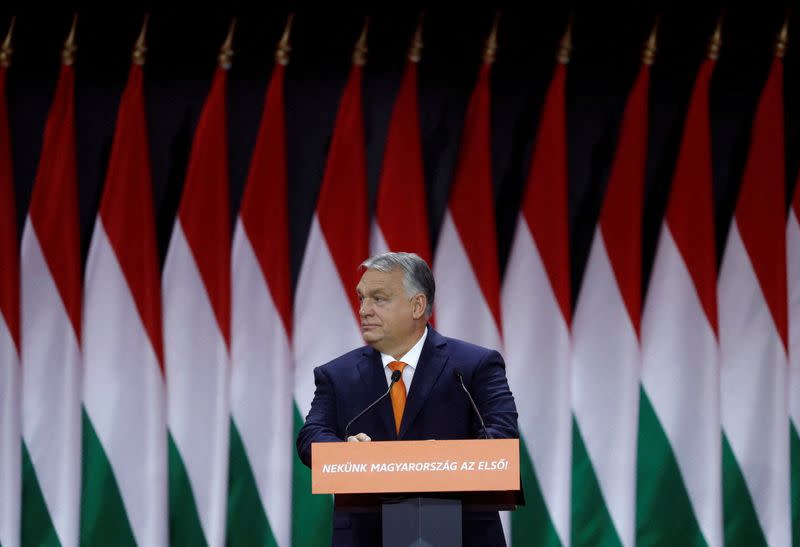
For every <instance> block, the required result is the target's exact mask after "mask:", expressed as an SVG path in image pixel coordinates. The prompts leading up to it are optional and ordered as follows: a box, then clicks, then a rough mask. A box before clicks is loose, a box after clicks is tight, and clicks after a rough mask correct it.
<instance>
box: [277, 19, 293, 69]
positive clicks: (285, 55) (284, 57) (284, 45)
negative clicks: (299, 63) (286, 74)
mask: <svg viewBox="0 0 800 547" xmlns="http://www.w3.org/2000/svg"><path fill="white" fill-rule="evenodd" d="M293 20H294V13H290V14H289V16H288V17H287V18H286V26H285V27H283V34H282V35H281V39H280V41H279V42H278V47H277V48H276V49H275V62H276V63H278V64H279V65H283V66H286V65H288V64H289V52H290V51H292V46H291V45H290V43H289V36H290V35H291V32H292V21H293Z"/></svg>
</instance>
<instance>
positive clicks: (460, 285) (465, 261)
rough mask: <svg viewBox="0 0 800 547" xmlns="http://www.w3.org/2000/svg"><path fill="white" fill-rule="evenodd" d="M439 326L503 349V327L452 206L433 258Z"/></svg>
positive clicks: (460, 335) (454, 333) (459, 336)
mask: <svg viewBox="0 0 800 547" xmlns="http://www.w3.org/2000/svg"><path fill="white" fill-rule="evenodd" d="M433 272H434V278H435V279H436V300H435V304H434V310H435V314H436V326H437V328H438V329H439V330H441V332H442V334H444V335H445V336H454V337H456V338H460V339H462V340H466V341H467V342H471V343H473V344H478V345H481V346H484V347H488V348H491V349H495V350H497V351H500V352H502V341H501V339H500V331H499V329H498V328H497V323H496V322H495V320H494V316H493V315H492V311H491V309H490V308H489V305H488V304H487V303H486V299H485V298H484V296H483V292H482V291H481V287H480V284H479V283H478V278H477V277H476V276H475V272H474V271H473V270H472V265H471V264H470V261H469V257H468V256H467V252H466V250H465V249H464V246H463V245H462V243H461V237H460V236H459V235H458V232H457V231H456V226H455V223H454V221H453V216H452V215H451V214H450V210H449V209H448V210H447V212H446V213H445V216H444V222H443V223H442V229H441V232H440V235H439V245H438V246H437V248H436V258H435V259H434V261H433Z"/></svg>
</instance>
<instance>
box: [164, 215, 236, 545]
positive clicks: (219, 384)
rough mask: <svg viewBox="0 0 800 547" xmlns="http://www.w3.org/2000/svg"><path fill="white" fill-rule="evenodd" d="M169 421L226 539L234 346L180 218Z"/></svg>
mask: <svg viewBox="0 0 800 547" xmlns="http://www.w3.org/2000/svg"><path fill="white" fill-rule="evenodd" d="M163 279H164V281H163V295H164V356H165V362H166V376H167V421H168V425H169V430H170V431H171V432H172V437H173V439H174V440H175V444H176V445H177V448H178V451H179V452H180V455H181V457H182V458H183V463H184V465H185V467H186V472H187V474H188V476H189V482H190V483H191V486H192V492H193V494H194V499H195V502H196V503H197V511H198V514H199V516H200V523H201V525H202V527H203V533H204V534H205V537H206V540H207V541H208V543H209V545H211V546H217V545H222V544H224V542H225V523H226V518H227V514H226V508H227V495H228V487H227V485H228V449H229V447H228V439H229V431H230V414H229V409H228V364H229V363H228V351H227V348H226V347H225V340H224V339H223V337H222V333H221V332H220V330H219V326H218V325H217V320H216V317H215V315H214V310H213V309H212V308H211V301H210V300H209V295H208V293H207V292H206V289H205V285H204V284H203V280H202V279H201V277H200V272H199V271H198V269H197V265H196V263H195V261H194V257H193V255H192V252H191V249H190V248H189V243H188V241H187V240H186V236H185V235H184V232H183V227H182V226H181V222H180V219H176V221H175V227H174V229H173V231H172V240H171V241H170V247H169V251H168V253H167V259H166V262H165V264H164V274H163Z"/></svg>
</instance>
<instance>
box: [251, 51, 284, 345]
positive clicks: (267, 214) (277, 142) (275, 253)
mask: <svg viewBox="0 0 800 547" xmlns="http://www.w3.org/2000/svg"><path fill="white" fill-rule="evenodd" d="M285 72H286V68H285V67H284V66H283V65H281V64H276V65H275V68H274V69H273V71H272V79H271V80H270V83H269V87H268V88H267V93H266V96H265V98H264V113H263V115H262V116H261V127H260V128H259V130H258V138H257V140H256V145H255V148H254V149H253V159H252V161H251V163H250V172H249V173H248V175H247V186H246V188H245V191H244V196H243V197H242V206H241V211H240V215H241V219H242V224H243V225H244V228H245V232H246V233H247V236H248V238H249V239H250V244H251V245H252V246H253V251H254V252H255V255H256V258H257V259H258V263H259V265H260V266H261V271H262V273H263V275H264V278H265V279H266V281H267V285H268V287H269V291H270V294H271V295H272V300H273V302H275V306H276V308H277V309H278V313H279V314H280V316H281V319H282V321H283V325H284V327H285V328H286V332H287V334H288V335H289V337H291V332H292V331H291V326H292V320H291V317H292V314H291V305H292V304H291V287H292V282H291V278H290V273H289V218H288V203H287V200H288V197H287V175H286V115H285V109H284V74H285Z"/></svg>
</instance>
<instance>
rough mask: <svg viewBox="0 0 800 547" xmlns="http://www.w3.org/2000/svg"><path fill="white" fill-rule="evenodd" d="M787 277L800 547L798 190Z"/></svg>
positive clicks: (796, 540)
mask: <svg viewBox="0 0 800 547" xmlns="http://www.w3.org/2000/svg"><path fill="white" fill-rule="evenodd" d="M786 244H787V252H786V260H787V262H788V264H787V272H788V274H789V278H788V279H789V282H788V287H787V288H788V292H789V382H788V383H789V417H790V424H789V429H790V432H789V435H790V437H789V438H790V441H789V442H790V457H791V470H790V472H791V481H792V485H791V494H792V545H800V186H797V185H795V190H794V200H792V207H791V209H790V210H789V221H788V223H787V225H786Z"/></svg>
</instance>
